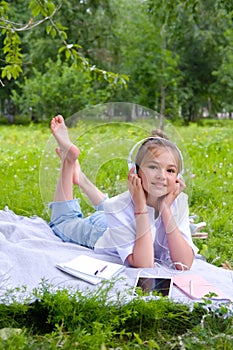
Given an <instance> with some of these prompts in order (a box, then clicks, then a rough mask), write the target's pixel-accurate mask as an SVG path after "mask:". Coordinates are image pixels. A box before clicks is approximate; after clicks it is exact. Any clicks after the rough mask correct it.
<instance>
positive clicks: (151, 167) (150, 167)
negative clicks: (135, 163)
mask: <svg viewBox="0 0 233 350" xmlns="http://www.w3.org/2000/svg"><path fill="white" fill-rule="evenodd" d="M148 168H149V169H158V167H157V166H156V165H149V166H148Z"/></svg>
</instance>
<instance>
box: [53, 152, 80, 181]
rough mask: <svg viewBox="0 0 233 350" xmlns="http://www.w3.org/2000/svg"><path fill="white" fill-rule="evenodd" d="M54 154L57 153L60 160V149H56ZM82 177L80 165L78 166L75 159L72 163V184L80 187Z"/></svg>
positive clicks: (61, 157)
mask: <svg viewBox="0 0 233 350" xmlns="http://www.w3.org/2000/svg"><path fill="white" fill-rule="evenodd" d="M56 153H57V155H58V157H59V158H60V159H61V160H62V159H63V155H62V151H61V149H60V148H56ZM82 175H83V173H82V171H81V168H80V164H79V161H78V159H77V160H76V161H75V163H74V168H73V184H74V185H78V186H80V184H81V179H82Z"/></svg>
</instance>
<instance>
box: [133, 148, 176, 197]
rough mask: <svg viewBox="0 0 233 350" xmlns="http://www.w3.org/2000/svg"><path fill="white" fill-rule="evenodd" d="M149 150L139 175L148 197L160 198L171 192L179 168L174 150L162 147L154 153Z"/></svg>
mask: <svg viewBox="0 0 233 350" xmlns="http://www.w3.org/2000/svg"><path fill="white" fill-rule="evenodd" d="M153 153H154V152H153V151H149V152H148V155H147V156H146V157H145V158H144V160H143V161H142V164H141V166H140V169H139V172H138V175H139V177H140V178H141V180H142V186H143V189H144V191H145V192H146V193H147V195H148V197H151V198H154V199H158V198H159V197H161V196H164V195H166V194H167V193H169V192H170V191H171V190H172V189H173V188H174V186H175V184H176V180H177V172H178V170H177V169H178V168H177V165H176V161H175V158H174V155H173V154H172V152H168V151H167V149H165V148H164V149H163V148H161V149H160V151H159V153H158V152H156V153H157V154H156V155H154V154H153Z"/></svg>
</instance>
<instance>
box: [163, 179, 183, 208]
mask: <svg viewBox="0 0 233 350" xmlns="http://www.w3.org/2000/svg"><path fill="white" fill-rule="evenodd" d="M185 187H186V185H185V181H184V178H183V176H182V175H179V176H178V177H177V178H176V182H175V184H174V187H173V189H172V191H171V192H169V193H167V194H166V196H164V197H163V198H162V199H161V201H160V210H161V208H163V207H164V206H167V207H170V206H171V204H172V203H173V202H174V200H175V199H176V197H177V196H178V195H179V194H180V193H181V192H182V191H183V190H184V189H185Z"/></svg>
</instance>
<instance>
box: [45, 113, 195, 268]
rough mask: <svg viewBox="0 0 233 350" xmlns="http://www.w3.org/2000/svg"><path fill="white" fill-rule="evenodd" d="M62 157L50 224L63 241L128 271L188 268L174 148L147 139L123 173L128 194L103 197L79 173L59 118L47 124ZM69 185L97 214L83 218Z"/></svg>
mask: <svg viewBox="0 0 233 350" xmlns="http://www.w3.org/2000/svg"><path fill="white" fill-rule="evenodd" d="M51 131H52V133H53V135H54V137H55V139H56V140H57V143H58V146H59V148H57V149H56V152H57V154H58V155H59V157H60V159H61V169H60V176H59V180H58V184H57V188H56V191H55V195H54V202H52V203H51V208H52V215H51V222H50V226H51V228H52V229H53V231H54V233H55V234H56V235H58V236H59V237H60V238H61V239H62V240H63V241H65V242H74V243H77V244H79V245H82V246H86V247H88V248H91V249H94V250H95V251H96V252H98V253H105V254H106V253H107V254H110V255H117V256H119V257H120V258H121V260H122V262H123V263H124V264H126V265H129V266H132V267H140V268H146V267H154V262H155V261H159V262H161V263H164V262H165V263H168V264H169V265H171V266H174V267H175V268H177V269H190V267H191V265H192V262H193V259H194V255H195V253H196V252H197V248H196V246H195V245H194V244H193V242H192V238H191V233H190V229H189V209H188V198H187V195H186V194H184V193H183V192H182V191H183V189H184V188H185V183H184V180H183V178H182V176H179V174H180V173H181V172H182V156H181V153H180V151H179V149H178V148H177V147H176V145H175V144H173V143H172V142H170V141H169V140H166V139H164V138H162V137H149V138H147V139H145V140H144V141H143V143H142V145H141V146H140V148H139V150H138V152H137V155H136V161H135V166H133V167H132V168H131V169H130V170H129V173H128V191H126V192H124V193H122V194H120V195H118V196H116V197H113V198H111V199H109V198H107V196H106V195H104V194H103V193H102V192H101V191H100V190H99V189H98V188H96V186H95V185H94V184H93V183H91V182H90V181H89V180H88V178H87V177H86V176H85V174H84V173H83V172H82V171H81V168H80V165H79V162H78V156H79V153H80V151H79V149H78V148H77V147H76V146H75V145H74V144H72V142H71V141H70V138H69V135H68V130H67V127H66V125H65V122H64V119H63V117H62V116H61V115H58V116H56V117H55V118H53V119H52V121H51ZM73 185H78V186H79V187H80V188H81V190H82V191H83V192H84V193H85V194H86V195H87V196H88V197H89V199H90V200H91V202H92V204H93V206H94V207H95V209H96V211H95V213H93V214H92V215H90V216H88V217H86V218H83V215H82V211H81V208H80V205H79V200H77V199H74V198H73Z"/></svg>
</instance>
